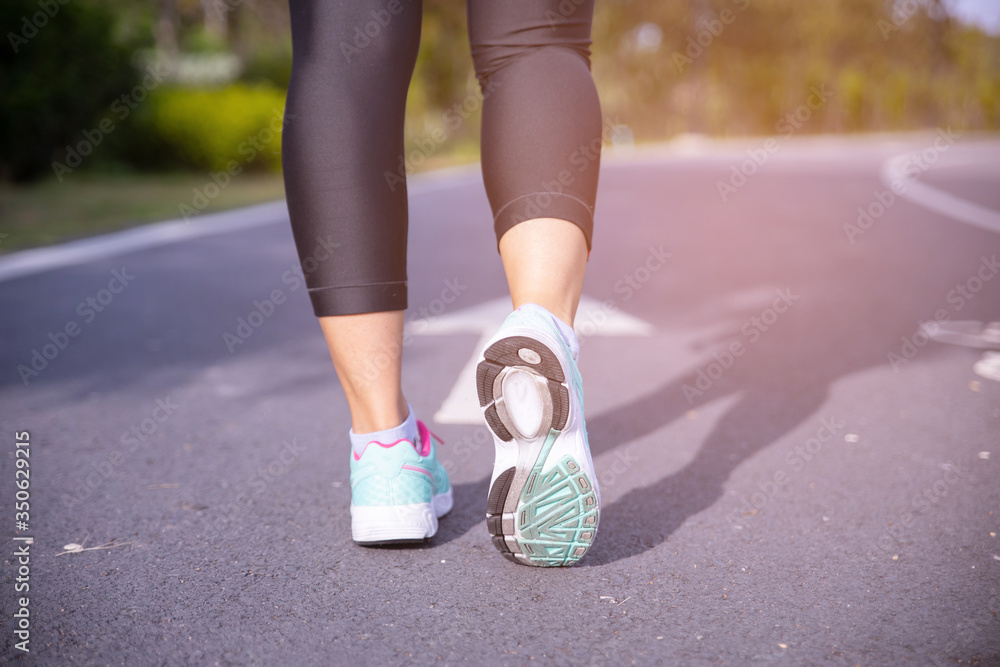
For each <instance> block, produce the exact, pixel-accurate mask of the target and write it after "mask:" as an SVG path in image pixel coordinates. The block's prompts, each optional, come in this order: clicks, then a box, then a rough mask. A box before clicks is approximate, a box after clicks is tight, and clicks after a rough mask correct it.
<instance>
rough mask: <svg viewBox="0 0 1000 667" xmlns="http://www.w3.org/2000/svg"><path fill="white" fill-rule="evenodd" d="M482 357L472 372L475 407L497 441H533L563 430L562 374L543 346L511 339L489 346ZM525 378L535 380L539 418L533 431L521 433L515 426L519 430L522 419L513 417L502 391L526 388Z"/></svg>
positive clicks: (512, 404) (565, 396) (524, 339)
mask: <svg viewBox="0 0 1000 667" xmlns="http://www.w3.org/2000/svg"><path fill="white" fill-rule="evenodd" d="M483 357H484V359H483V361H481V362H480V363H479V366H478V367H477V368H476V385H477V389H478V392H479V405H480V407H482V408H485V410H484V416H485V417H486V423H487V424H488V425H489V427H490V429H491V430H492V431H493V432H494V433H495V434H496V435H497V437H498V438H500V439H501V440H503V441H505V442H510V441H511V440H513V439H515V437H517V438H518V439H533V438H537V437H539V436H541V435H544V434H545V433H548V431H549V430H550V429H554V430H556V431H561V430H562V429H563V428H565V426H566V420H567V418H568V417H569V390H568V389H567V388H566V386H565V385H564V384H563V383H564V382H565V381H566V374H565V373H564V372H563V368H562V364H560V363H559V358H558V357H556V355H555V353H554V352H553V351H552V350H551V349H549V347H548V346H547V345H545V344H544V343H542V342H541V341H539V340H536V339H534V338H529V337H527V336H511V337H509V338H503V339H501V340H498V341H497V342H495V343H493V345H491V346H490V347H489V348H487V349H486V351H485V352H484V353H483ZM529 377H530V378H532V379H534V380H535V385H536V387H537V390H538V399H537V400H538V401H539V402H540V403H541V415H542V416H541V420H540V421H539V423H538V426H537V428H531V429H529V430H530V431H532V432H531V433H524V432H523V431H522V430H521V428H519V427H518V424H519V423H520V424H521V425H522V427H523V425H524V423H525V419H524V418H523V416H522V415H518V414H517V406H516V405H515V402H514V401H509V400H506V399H505V398H504V391H505V388H510V387H515V386H520V387H521V388H527V387H528V385H527V383H526V379H527V378H529ZM536 407H537V406H536ZM528 421H536V420H533V419H531V420H528Z"/></svg>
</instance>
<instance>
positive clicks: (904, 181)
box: [882, 151, 1000, 233]
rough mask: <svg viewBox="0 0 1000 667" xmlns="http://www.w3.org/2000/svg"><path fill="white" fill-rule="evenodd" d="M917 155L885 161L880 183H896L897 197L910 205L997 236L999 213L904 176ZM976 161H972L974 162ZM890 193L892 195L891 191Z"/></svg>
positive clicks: (999, 229)
mask: <svg viewBox="0 0 1000 667" xmlns="http://www.w3.org/2000/svg"><path fill="white" fill-rule="evenodd" d="M919 154H920V151H916V152H913V153H907V154H905V155H899V156H897V157H894V158H892V159H890V160H888V161H886V163H885V164H884V165H882V181H883V182H884V183H885V184H886V185H888V186H890V187H892V184H893V183H899V184H900V186H897V187H898V189H899V190H900V192H899V193H898V194H899V196H901V197H904V198H906V199H909V200H910V201H911V202H913V203H914V204H918V205H920V206H923V207H924V208H926V209H928V210H931V211H934V212H935V213H940V214H941V215H944V216H947V217H949V218H952V219H954V220H958V221H959V222H964V223H966V224H969V225H972V226H974V227H979V228H981V229H987V230H989V231H991V232H998V233H1000V212H997V211H994V210H992V209H989V208H986V207H985V206H980V205H979V204H976V203H974V202H970V201H966V200H964V199H961V198H959V197H956V196H955V195H952V194H949V193H947V192H945V191H943V190H939V189H937V188H934V187H931V186H930V185H927V184H926V183H921V182H920V181H918V180H917V179H915V178H912V177H910V176H909V175H908V174H906V173H905V171H904V169H903V168H904V167H905V166H906V165H907V163H908V162H910V161H911V160H912V159H913V157H914V156H917V155H919ZM994 160H996V157H994ZM980 161H981V160H976V162H980ZM954 164H957V165H960V164H962V163H961V162H960V161H958V162H956V163H954ZM893 191H894V192H895V190H893Z"/></svg>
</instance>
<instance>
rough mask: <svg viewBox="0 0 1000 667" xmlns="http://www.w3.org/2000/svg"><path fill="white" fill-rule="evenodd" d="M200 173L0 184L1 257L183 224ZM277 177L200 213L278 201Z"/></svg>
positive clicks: (455, 154)
mask: <svg viewBox="0 0 1000 667" xmlns="http://www.w3.org/2000/svg"><path fill="white" fill-rule="evenodd" d="M464 148H465V150H455V151H452V152H451V153H449V154H447V155H433V156H430V157H429V158H428V159H427V160H426V161H424V162H423V163H422V164H421V165H420V166H419V168H417V169H416V171H418V172H423V171H429V170H431V169H437V168H441V167H447V166H452V165H457V164H466V163H469V162H475V161H476V160H478V158H479V156H478V151H476V150H470V148H469V147H464ZM211 182H212V181H211V180H210V179H209V177H208V175H207V174H205V173H199V172H171V173H131V172H130V173H107V172H99V171H92V172H77V173H74V174H71V175H70V176H69V177H67V178H64V180H63V182H62V183H60V182H58V181H57V180H56V179H55V178H52V179H47V180H44V181H39V182H37V183H31V184H28V185H20V184H10V183H0V254H5V253H10V252H13V251H16V250H23V249H25V248H32V247H38V246H44V245H50V244H53V243H58V242H62V241H69V240H72V239H78V238H84V237H87V236H94V235H97V234H103V233H107V232H111V231H115V230H119V229H126V228H129V227H136V226H138V225H142V224H147V223H150V222H157V221H160V220H173V219H176V218H181V217H183V213H182V211H181V208H180V207H181V204H186V205H187V206H190V207H192V208H193V207H194V206H193V203H192V202H193V199H194V197H195V193H194V191H195V189H196V188H197V189H199V190H201V189H203V188H204V187H205V185H206V184H208V183H211ZM284 196H285V187H284V183H283V182H282V178H281V174H273V173H262V174H254V173H248V174H239V175H237V176H235V177H234V178H233V179H232V180H231V181H230V182H229V184H228V185H227V186H226V187H224V188H221V189H220V191H219V193H218V195H217V196H216V197H215V198H213V199H212V200H211V201H210V203H209V204H208V206H207V207H205V208H204V209H203V211H202V212H203V213H207V212H213V211H223V210H226V209H232V208H239V207H241V206H250V205H252V204H260V203H263V202H268V201H275V200H279V199H283V198H284Z"/></svg>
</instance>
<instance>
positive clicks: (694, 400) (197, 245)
mask: <svg viewBox="0 0 1000 667" xmlns="http://www.w3.org/2000/svg"><path fill="white" fill-rule="evenodd" d="M940 136H941V135H937V134H934V133H927V134H920V135H908V136H899V137H879V136H876V137H859V138H853V139H849V140H833V139H825V138H818V139H791V140H787V141H784V140H782V141H780V142H778V143H777V144H774V145H772V146H771V147H772V148H773V147H774V146H777V148H776V150H774V151H773V152H767V150H766V148H765V142H764V140H762V139H761V140H747V141H743V142H726V143H704V142H698V141H694V140H684V141H680V142H676V143H674V144H672V145H670V146H668V147H660V148H656V149H650V150H643V151H635V152H633V153H629V152H627V151H625V150H616V151H615V152H613V153H610V152H609V154H608V155H607V156H606V158H605V160H604V162H603V164H602V172H601V181H600V193H599V198H598V207H597V208H598V212H597V221H596V232H595V246H594V251H593V254H592V256H591V259H590V266H589V270H588V276H587V282H586V285H585V288H584V293H585V295H586V296H587V297H588V299H589V300H591V301H590V306H589V307H588V310H587V311H586V312H587V313H588V317H589V320H587V321H585V322H583V323H580V322H578V325H579V326H580V328H581V330H582V331H583V332H584V333H589V334H591V335H587V336H585V338H584V341H583V346H582V358H581V371H582V374H583V378H584V385H585V391H586V405H587V414H588V426H589V433H590V440H591V443H592V446H593V450H594V454H595V464H596V466H597V470H598V475H599V479H600V481H601V483H602V487H601V490H602V495H603V505H604V506H603V512H602V516H601V523H600V531H599V532H598V535H597V539H596V542H595V545H594V547H593V548H592V550H591V551H590V553H589V554H588V555H587V556H586V558H585V559H584V560H583V561H582V562H581V563H580V564H579V565H577V566H576V567H572V568H567V569H559V570H543V569H535V568H528V567H523V566H518V565H515V564H512V563H509V562H507V561H506V560H504V559H503V558H501V557H500V555H499V554H498V553H497V552H496V550H495V549H494V548H493V546H492V545H491V543H490V540H489V535H488V533H487V530H486V527H485V523H484V520H483V519H484V513H485V506H486V494H487V482H488V478H489V473H490V470H491V466H492V449H491V443H490V442H489V441H488V437H487V431H486V429H485V427H484V426H481V425H474V424H466V423H461V421H462V420H461V419H460V418H458V419H455V418H451V419H449V420H448V421H449V423H438V422H434V421H433V415H435V414H442V415H443V413H439V411H440V410H441V409H442V405H443V404H444V402H445V400H446V398H447V397H448V396H449V395H450V393H451V392H452V390H453V387H454V386H455V383H456V380H457V379H458V378H459V376H460V374H461V371H462V369H463V368H464V367H465V366H466V364H467V362H468V361H469V358H470V357H471V356H472V355H473V354H474V353H475V352H476V351H477V350H476V346H477V344H478V341H479V335H480V334H479V333H476V326H477V325H476V323H475V322H473V324H472V325H467V326H464V328H463V326H458V325H455V322H457V321H459V320H461V319H462V318H463V317H465V318H466V320H468V319H470V316H469V313H473V314H475V313H476V312H478V311H476V310H468V309H474V308H476V307H480V309H482V308H483V307H484V304H489V303H490V302H492V301H494V300H496V299H502V298H504V297H505V294H506V293H505V283H504V280H503V273H502V269H501V265H500V261H499V257H498V255H497V253H496V249H495V242H494V238H493V235H492V230H491V227H490V213H489V207H488V205H487V201H486V197H485V193H484V190H483V187H482V184H481V181H480V178H479V173H478V169H472V170H464V171H463V170H459V171H454V172H447V173H439V174H435V175H431V176H423V177H417V178H414V179H412V181H411V229H410V255H409V257H410V263H409V281H410V305H411V309H410V319H411V322H410V326H411V330H413V331H414V332H415V333H422V334H424V335H414V336H412V337H408V338H407V346H406V349H405V356H404V375H405V378H404V382H405V389H406V391H407V395H408V398H409V399H410V401H411V403H412V404H413V405H414V407H415V409H416V410H417V413H418V416H420V417H421V418H423V419H425V420H428V421H429V422H430V426H431V428H432V429H433V430H434V431H435V432H437V433H438V434H439V435H440V436H441V437H442V438H443V439H444V441H445V445H444V446H443V447H442V448H441V452H440V455H441V457H442V459H443V460H444V461H446V462H447V464H448V465H449V466H450V468H451V471H452V481H453V483H454V484H455V502H456V507H455V510H454V511H453V512H452V513H451V514H450V515H449V516H448V517H446V518H445V519H443V520H442V522H441V528H440V532H439V534H438V535H437V536H436V537H435V538H434V539H432V540H431V541H430V542H429V543H428V544H427V545H426V546H424V547H420V548H392V549H371V548H362V547H358V546H356V545H354V544H353V543H352V541H351V537H350V518H349V515H348V505H349V502H350V487H349V484H348V466H347V456H348V454H347V452H348V442H347V428H348V425H349V419H348V411H347V406H346V402H345V401H344V398H343V395H342V392H341V390H340V388H339V386H338V383H337V379H336V376H335V375H334V373H333V369H332V365H331V364H330V362H329V358H328V356H327V352H326V350H325V347H324V345H323V340H322V338H321V335H320V331H319V328H318V326H317V324H316V322H315V319H314V318H313V316H312V312H311V309H310V308H309V305H308V300H307V297H306V293H305V289H304V288H303V287H302V285H301V281H299V280H298V279H297V278H295V273H294V272H295V267H296V266H297V263H298V262H297V257H296V254H295V250H294V247H293V244H292V238H291V233H290V230H289V227H288V223H287V217H286V213H285V209H284V205H283V203H278V204H275V205H270V206H264V207H258V208H256V209H253V210H251V211H242V212H236V213H232V214H229V215H228V216H222V218H221V220H220V219H216V220H212V219H208V218H204V219H195V220H194V222H192V223H191V224H190V225H182V226H180V227H178V226H176V225H175V226H173V227H170V226H167V227H159V228H157V227H150V228H147V229H146V231H140V232H135V233H133V235H132V236H118V237H108V238H110V239H112V240H107V239H102V241H100V242H97V243H96V244H94V243H93V242H92V243H91V244H90V245H87V244H83V245H77V246H70V247H69V248H70V249H72V248H77V249H78V252H79V254H77V255H75V259H67V257H69V255H68V254H67V253H68V252H69V251H68V250H67V249H66V248H63V249H61V250H60V249H57V250H56V251H55V252H54V253H53V252H49V253H48V254H46V253H44V252H43V253H36V254H33V255H30V256H22V257H21V259H17V256H8V257H6V258H4V259H3V260H2V261H0V278H4V280H3V282H0V312H2V313H3V317H2V320H0V406H2V409H0V422H2V429H0V432H2V433H3V434H4V439H5V442H4V445H3V447H4V450H5V451H6V453H5V454H3V455H2V456H0V498H2V505H0V507H2V508H3V510H4V513H5V516H4V517H2V521H3V522H4V524H3V532H4V534H6V535H7V547H5V549H4V556H3V563H2V569H0V579H2V587H3V594H2V600H3V605H4V606H3V609H4V621H3V623H2V628H0V631H2V635H3V646H4V649H3V654H2V655H3V659H4V660H7V659H14V660H19V661H21V662H24V663H34V664H39V665H68V664H80V665H105V664H107V665H119V664H120V665H159V664H163V665H179V664H204V665H216V664H218V665H242V664H261V665H271V664H292V665H328V664H387V663H388V664H400V663H416V664H430V663H443V664H455V663H466V662H469V663H479V664H511V665H520V664H526V663H527V662H529V661H532V660H533V661H535V662H538V663H544V664H554V665H577V664H613V665H621V664H666V663H676V664H683V665H715V664H758V663H759V664H772V663H773V664H789V665H801V664H824V665H826V664H830V665H856V664H861V665H882V664H925V665H926V664H935V665H944V664H955V663H957V662H959V661H962V664H968V663H970V662H972V663H973V664H1000V618H998V614H1000V537H998V535H997V533H1000V475H998V463H1000V383H998V382H996V381H993V380H990V379H987V378H985V377H981V376H980V375H977V374H976V373H975V372H974V371H973V366H974V364H975V363H976V362H977V361H978V360H979V359H980V357H981V356H982V352H981V351H976V350H971V349H967V348H961V347H955V346H947V345H941V344H938V343H927V342H926V341H925V339H924V338H923V337H922V336H920V335H919V334H918V332H919V326H920V323H921V322H924V321H927V320H931V319H934V318H938V319H950V320H966V319H973V320H990V319H993V320H996V319H1000V279H998V278H997V277H996V276H997V273H998V272H1000V268H998V266H997V264H996V262H997V258H998V256H1000V225H998V226H997V227H996V228H995V229H991V228H990V225H991V224H992V223H991V220H995V219H996V218H997V217H1000V213H995V212H997V211H1000V142H997V141H996V140H995V139H989V138H985V139H984V138H979V139H975V138H967V137H961V138H959V139H958V140H957V142H953V143H948V142H947V141H945V140H939V139H940ZM935 141H937V147H935ZM747 151H750V153H748V152H747ZM762 151H763V153H765V154H766V155H767V158H766V160H764V161H763V162H764V163H763V164H762V165H759V166H757V167H756V169H754V168H753V167H752V165H744V164H743V163H744V162H745V161H746V160H748V159H752V158H751V157H749V156H750V155H751V153H752V154H754V155H757V156H758V158H760V157H761V154H762ZM911 151H920V154H921V155H922V156H923V158H921V159H923V160H924V162H923V163H922V166H921V167H919V168H917V169H913V170H911V171H910V173H911V175H914V174H917V173H918V172H919V176H918V178H917V180H918V181H919V184H920V185H921V186H924V190H923V192H925V193H926V192H927V191H929V190H932V191H933V193H937V194H933V193H932V195H933V196H932V197H931V199H933V201H935V202H937V208H938V209H939V210H934V206H935V204H930V205H925V204H926V202H925V204H921V203H917V202H915V201H912V200H911V199H908V198H907V197H905V196H902V195H898V196H897V195H895V194H893V193H892V191H891V189H890V185H891V184H890V183H889V182H888V180H887V178H886V177H885V176H884V172H885V166H886V164H887V162H888V161H889V160H890V159H892V158H894V157H896V156H899V155H902V154H906V153H908V152H911ZM741 168H743V171H744V174H743V176H744V179H743V181H742V182H741V179H740V177H739V176H738V175H736V173H735V172H734V171H733V170H734V169H735V170H736V171H737V172H738V171H740V169H741ZM745 172H752V173H750V175H746V173H745ZM720 182H721V183H727V184H728V186H729V187H726V186H720ZM736 183H739V185H736ZM915 190H916V188H914V191H915ZM887 193H890V194H893V196H892V198H891V199H890V197H889V195H888V194H887ZM934 197H936V199H934ZM955 201H962V202H966V203H970V202H971V203H973V204H974V205H975V206H976V207H977V208H975V210H974V211H973V213H972V214H969V212H968V210H965V212H964V213H961V212H959V213H956V214H955V215H952V214H951V213H949V211H950V210H951V209H950V208H949V207H954V206H956V205H955ZM877 202H881V206H882V208H881V209H880V208H879V207H878V206H874V204H875V203H877ZM859 207H860V208H861V209H862V211H865V212H867V214H868V217H869V218H870V222H867V221H866V220H865V219H864V218H861V213H860V212H859V210H858V209H859ZM963 210H964V209H963ZM990 211H992V212H994V213H993V214H992V216H993V217H991V215H990ZM956 216H957V217H956ZM963 217H964V218H965V219H963ZM859 218H861V219H860V221H859ZM970 218H971V220H970ZM248 220H249V221H256V223H259V224H246V225H244V224H243V223H244V222H246V221H248ZM212 225H220V226H216V227H212ZM226 225H230V226H229V227H226ZM157 229H159V230H160V231H159V232H156V231H155V230H157ZM218 229H225V231H223V232H221V233H204V234H203V233H202V232H212V231H213V230H218ZM195 232H196V233H195ZM143 234H146V236H143ZM149 235H153V236H149ZM154 236H155V238H154ZM114 239H118V240H117V241H116V240H114ZM122 239H124V240H122ZM102 243H103V244H104V245H101V244H102ZM74 252H76V251H74ZM25 257H27V259H25ZM17 262H21V263H20V264H17V266H16V267H15V266H14V265H15V264H16V263H17ZM11 267H14V268H11ZM32 267H34V268H32ZM5 270H6V271H7V273H6V274H5V273H4V271H5ZM116 272H117V275H116ZM448 290H451V291H450V292H449V291H448ZM276 291H277V292H278V296H279V298H278V299H274V297H275V293H276ZM445 297H447V299H445ZM88 299H92V301H88ZM272 299H273V301H271V306H270V307H269V306H268V305H267V304H266V303H264V301H265V300H272ZM446 300H450V301H451V302H450V303H445V301H446ZM421 309H423V310H422V311H421ZM494 309H495V308H494ZM255 311H257V312H258V313H260V314H259V315H258V316H254V315H253V313H254V312H255ZM601 313H603V315H602V314H601ZM626 315H627V316H629V317H628V318H626V317H625V316H626ZM239 318H244V319H246V320H247V323H248V324H251V326H250V328H249V329H247V328H244V329H242V330H241V329H240V323H239ZM609 318H610V319H615V318H618V319H619V321H620V320H621V319H622V318H624V319H627V320H628V321H629V322H632V323H633V324H636V323H638V324H637V326H634V327H632V328H629V327H628V326H624V328H621V327H619V328H616V327H615V326H611V325H607V326H605V322H606V321H608V319H609ZM471 319H473V320H475V317H472V318H471ZM477 321H478V320H477ZM252 322H256V323H257V324H258V325H259V326H252ZM643 323H645V324H643ZM430 325H436V328H435V326H430ZM484 326H485V325H484ZM421 329H422V331H421ZM70 331H72V332H74V333H72V334H70V333H69V332H70ZM241 331H242V333H241ZM62 334H65V336H63V335H62ZM243 334H248V335H246V336H244V335H243ZM431 334H434V335H431ZM234 336H235V340H236V341H238V342H234ZM47 345H49V347H47V348H46V346H47ZM36 350H37V351H38V354H39V355H41V357H40V358H38V359H33V357H34V354H35V351H36ZM46 357H47V358H46ZM33 363H34V364H35V365H34V366H32V364H33ZM19 367H24V368H22V369H20V370H19ZM39 367H41V368H39ZM24 369H31V370H32V371H34V372H35V374H31V372H25V370H24ZM459 412H461V411H460V410H459ZM21 431H27V432H28V433H29V434H30V435H29V440H28V442H29V444H30V490H29V491H30V519H29V526H28V528H27V529H26V530H22V531H15V523H14V521H15V517H14V516H13V515H14V511H15V510H14V507H13V504H14V500H15V492H16V490H17V489H16V487H15V483H16V478H15V470H16V468H15V466H16V465H17V464H16V460H17V459H16V458H15V457H16V456H17V455H16V454H15V449H16V442H15V440H16V437H15V433H16V432H21ZM21 449H24V447H22V448H21ZM18 536H20V537H32V538H33V540H34V541H33V543H31V544H30V545H28V547H27V548H28V551H29V553H30V562H29V564H28V566H27V567H28V569H29V570H30V574H27V575H26V579H27V581H26V582H25V583H28V585H29V586H30V592H29V593H27V594H25V593H23V592H22V593H18V592H15V586H17V585H18V583H19V582H18V581H17V580H18V578H19V577H21V576H23V572H22V574H21V575H19V569H18V568H19V563H18V556H17V555H15V553H16V552H17V550H18V549H24V548H25V544H26V543H25V542H24V541H17V540H15V539H13V538H15V537H18ZM72 543H76V544H81V545H83V546H84V547H85V548H87V549H88V550H85V551H81V552H71V553H62V552H64V546H65V545H68V544H72ZM92 547H105V548H101V549H91V548H92ZM25 596H27V597H28V598H29V600H28V605H27V609H28V613H29V615H30V616H29V618H30V627H29V632H30V644H29V645H27V646H28V647H29V648H30V653H28V654H24V653H23V652H21V651H18V650H17V649H16V648H15V644H16V643H17V642H18V641H21V639H19V638H18V637H17V635H16V634H15V630H16V623H17V620H18V619H16V618H14V614H15V613H19V610H20V609H21V601H20V598H21V597H25ZM977 660H978V662H976V661H977Z"/></svg>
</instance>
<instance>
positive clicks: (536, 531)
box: [476, 335, 599, 567]
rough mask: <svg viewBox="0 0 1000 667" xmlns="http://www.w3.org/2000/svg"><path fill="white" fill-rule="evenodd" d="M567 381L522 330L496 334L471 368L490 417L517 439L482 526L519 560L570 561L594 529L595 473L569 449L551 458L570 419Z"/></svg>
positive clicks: (497, 429)
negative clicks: (514, 458)
mask: <svg viewBox="0 0 1000 667" xmlns="http://www.w3.org/2000/svg"><path fill="white" fill-rule="evenodd" d="M528 380H530V381H531V382H529V381H528ZM566 382H567V379H566V373H565V371H564V370H563V366H562V363H561V362H560V361H559V357H558V356H557V355H556V354H555V352H554V351H553V350H552V349H551V348H550V347H549V346H548V345H547V344H546V343H543V342H542V341H541V340H538V339H535V338H531V337H528V336H523V335H513V336H509V337H507V338H501V339H500V340H498V341H496V342H494V343H493V344H492V345H490V346H489V347H488V348H487V349H486V351H485V352H484V353H483V361H481V362H480V363H479V365H478V367H477V368H476V384H477V387H478V390H479V405H480V407H482V408H484V410H483V414H484V416H485V418H486V423H487V425H488V426H489V427H490V430H492V431H493V433H494V434H495V435H496V437H497V438H499V439H500V440H501V441H503V442H511V443H514V444H515V445H516V447H517V464H516V465H515V466H512V467H510V468H507V469H506V470H504V471H503V472H501V473H500V474H499V475H498V476H497V478H496V480H495V481H494V482H493V485H492V487H491V488H490V493H489V498H488V500H487V507H486V526H487V528H488V530H489V532H490V535H491V537H492V539H493V544H494V546H496V548H497V549H498V550H499V551H500V553H501V554H503V556H504V557H505V558H507V559H508V560H511V561H514V562H515V563H520V564H522V565H534V566H540V567H556V566H566V565H572V564H574V563H576V562H577V561H578V560H580V559H581V558H582V557H583V556H584V555H585V554H586V553H587V551H588V550H589V549H590V546H591V544H592V543H593V540H594V535H595V534H596V533H597V524H598V519H599V507H598V501H597V496H596V494H595V492H594V484H593V481H592V478H591V475H592V474H593V473H592V472H590V473H588V472H587V471H586V470H584V467H583V466H582V465H581V462H580V461H577V460H576V459H575V458H574V457H573V456H571V455H565V456H562V457H561V458H559V459H558V460H556V461H549V458H550V454H551V452H552V448H553V445H554V444H555V442H556V440H557V439H558V438H559V436H560V435H561V434H562V431H563V429H565V427H566V424H567V421H568V419H569V413H570V409H571V407H570V396H569V387H568V386H567V384H566ZM532 384H533V386H534V388H535V389H536V390H537V391H535V392H534V393H532V391H531V387H532ZM514 392H517V393H518V394H521V395H519V396H513V395H511V394H512V393H514ZM524 431H528V432H527V433H525V432H524ZM498 456H499V452H498ZM543 471H544V472H543Z"/></svg>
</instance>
